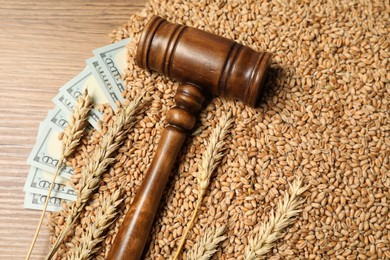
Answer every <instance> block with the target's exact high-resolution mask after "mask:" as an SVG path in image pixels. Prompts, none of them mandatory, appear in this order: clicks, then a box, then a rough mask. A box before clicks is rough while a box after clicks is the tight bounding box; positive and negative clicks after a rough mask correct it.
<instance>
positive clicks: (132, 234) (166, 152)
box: [107, 85, 204, 260]
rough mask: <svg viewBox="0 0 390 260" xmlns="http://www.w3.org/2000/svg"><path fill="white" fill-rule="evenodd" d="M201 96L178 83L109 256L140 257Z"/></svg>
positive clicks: (110, 258) (122, 259)
mask: <svg viewBox="0 0 390 260" xmlns="http://www.w3.org/2000/svg"><path fill="white" fill-rule="evenodd" d="M203 100H204V96H203V93H202V91H201V89H200V88H198V87H196V86H194V85H182V86H179V88H178V90H177V93H176V96H175V101H176V107H174V108H172V109H171V110H170V111H169V112H168V114H167V121H168V126H167V127H166V128H165V129H164V131H163V133H162V136H161V138H160V141H159V144H158V147H157V150H156V153H155V155H154V158H153V160H152V162H151V164H150V166H149V169H148V171H147V173H146V175H145V178H144V180H143V181H142V184H141V186H140V188H139V189H138V191H137V194H136V196H135V198H134V201H133V203H132V204H131V207H130V209H129V211H128V212H127V214H126V216H125V218H124V221H123V223H122V226H121V228H120V230H119V232H118V234H117V235H116V238H115V240H114V244H113V245H112V248H111V249H110V251H109V253H108V257H107V259H108V260H125V259H126V260H130V259H134V260H138V259H140V258H141V256H142V253H143V250H144V247H145V244H146V242H147V240H148V237H149V233H150V229H151V227H152V225H153V221H154V217H155V215H156V212H157V209H158V206H159V204H160V199H161V196H162V193H163V192H164V188H165V185H166V183H167V181H168V178H169V175H170V173H171V170H172V166H173V164H174V163H175V161H176V157H177V155H178V153H179V151H180V149H181V147H182V145H183V143H184V140H185V138H186V133H187V131H189V130H191V129H192V128H193V126H194V124H195V112H197V110H199V109H200V108H201V105H202V103H203Z"/></svg>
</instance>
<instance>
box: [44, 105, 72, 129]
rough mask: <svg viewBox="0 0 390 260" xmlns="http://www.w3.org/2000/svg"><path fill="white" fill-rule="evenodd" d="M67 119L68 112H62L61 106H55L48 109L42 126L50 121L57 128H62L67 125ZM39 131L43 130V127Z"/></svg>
mask: <svg viewBox="0 0 390 260" xmlns="http://www.w3.org/2000/svg"><path fill="white" fill-rule="evenodd" d="M68 120H69V114H67V113H66V112H64V111H63V110H62V109H61V108H59V107H56V108H55V109H53V110H50V111H49V113H48V114H47V117H46V119H45V120H44V122H43V126H42V127H44V126H45V125H47V124H49V122H51V123H52V125H53V126H55V127H56V128H57V129H58V130H64V129H65V127H66V126H67V125H68ZM41 131H43V129H41Z"/></svg>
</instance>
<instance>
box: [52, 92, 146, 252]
mask: <svg viewBox="0 0 390 260" xmlns="http://www.w3.org/2000/svg"><path fill="white" fill-rule="evenodd" d="M144 95H145V92H142V93H141V94H138V96H137V97H136V98H135V99H134V100H133V101H131V102H130V103H128V104H126V105H125V106H124V107H123V108H122V109H121V110H120V111H119V112H118V113H117V115H116V119H115V121H114V122H113V124H112V125H111V126H110V127H109V129H108V131H107V133H106V134H105V135H104V136H103V138H102V139H101V141H100V143H99V145H97V146H96V148H95V150H94V152H93V154H92V156H91V158H90V160H89V162H88V163H87V165H86V166H85V167H84V168H83V169H82V171H81V179H80V183H79V185H80V188H79V190H76V193H77V200H76V201H75V202H73V203H72V204H71V206H70V209H69V213H68V217H67V218H66V221H65V229H64V230H63V232H62V234H61V235H60V236H59V238H58V239H57V241H56V243H55V244H54V245H53V247H52V249H51V251H50V252H49V254H48V256H47V259H51V258H52V257H53V255H54V254H55V252H56V250H57V249H58V247H59V246H60V244H61V243H62V241H63V240H64V238H65V236H66V234H67V233H68V232H69V230H70V229H71V228H72V226H73V224H74V222H75V221H76V220H77V218H78V216H79V215H80V213H81V212H82V210H83V209H84V207H85V205H86V203H87V202H88V200H89V199H90V198H91V196H92V194H93V192H94V191H95V190H96V189H97V188H98V187H99V183H100V181H101V176H102V174H103V173H104V172H105V171H106V169H107V167H108V166H109V165H110V164H112V163H113V162H114V161H115V157H114V155H115V153H116V151H117V150H118V148H119V147H120V146H121V145H122V144H123V142H124V141H125V139H126V137H127V134H128V133H129V131H130V129H131V128H132V127H133V126H134V124H135V123H136V114H137V113H138V112H139V109H140V105H141V103H142V102H141V101H142V98H143V97H144Z"/></svg>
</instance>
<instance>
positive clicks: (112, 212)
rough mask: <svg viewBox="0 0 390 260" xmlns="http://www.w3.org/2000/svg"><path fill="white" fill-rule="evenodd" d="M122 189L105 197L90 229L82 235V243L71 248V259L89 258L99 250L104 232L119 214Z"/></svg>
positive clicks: (85, 259) (81, 259) (82, 259)
mask: <svg viewBox="0 0 390 260" xmlns="http://www.w3.org/2000/svg"><path fill="white" fill-rule="evenodd" d="M120 194H121V192H120V190H117V191H115V192H114V193H113V194H110V195H108V196H106V197H105V198H103V202H102V205H101V206H100V207H99V209H98V210H97V211H96V215H95V218H94V220H93V222H92V224H91V225H90V226H89V227H88V230H87V231H86V232H85V233H83V234H82V235H81V238H80V244H79V245H77V246H74V245H73V247H72V248H71V249H70V253H69V254H70V255H69V257H68V259H69V260H87V259H91V258H92V256H93V255H94V254H95V253H96V252H97V251H98V250H99V248H98V247H97V246H98V245H99V243H100V242H102V241H103V239H104V236H102V234H103V233H104V232H105V231H106V230H107V228H108V227H109V226H110V225H111V224H112V223H113V221H114V220H115V218H116V217H117V215H118V206H119V204H120V203H121V202H122V199H120V198H119V197H120Z"/></svg>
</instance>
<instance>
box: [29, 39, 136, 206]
mask: <svg viewBox="0 0 390 260" xmlns="http://www.w3.org/2000/svg"><path fill="white" fill-rule="evenodd" d="M129 41H130V39H125V40H123V41H120V42H117V43H114V44H110V45H107V46H104V47H102V48H99V49H96V50H94V51H93V54H94V57H93V58H90V59H88V60H86V68H85V69H84V70H83V71H81V72H80V73H79V74H78V75H77V76H76V77H74V78H73V79H71V80H70V81H69V82H68V83H66V84H65V85H64V86H62V87H61V88H60V90H59V93H58V94H57V95H56V96H55V97H54V99H53V103H54V104H55V108H54V109H53V110H50V111H49V112H48V114H47V117H46V119H45V120H44V121H43V122H42V123H41V124H40V126H39V131H38V136H37V141H36V144H35V146H34V148H33V149H32V152H31V154H30V155H29V157H28V159H27V162H28V164H30V165H31V168H30V171H29V173H28V177H27V180H26V183H25V186H24V191H25V193H26V194H25V199H24V207H25V208H29V209H36V210H42V209H43V206H44V204H45V201H46V197H47V195H48V191H49V186H50V183H51V181H52V179H53V176H54V173H55V171H56V168H57V164H58V162H59V159H60V156H61V152H60V151H61V145H62V144H61V141H60V140H59V139H58V136H59V134H60V133H61V132H62V131H63V130H64V128H65V127H66V126H67V124H68V120H69V119H70V117H71V115H72V113H73V107H74V105H75V104H76V101H77V97H78V96H79V95H81V94H82V93H83V90H84V89H86V88H87V89H88V93H89V94H90V95H91V97H92V99H93V103H94V107H93V109H92V110H91V112H90V116H89V119H88V121H89V124H90V127H91V128H95V129H97V130H99V121H100V120H101V119H102V117H103V114H102V112H100V111H99V109H98V108H99V107H100V106H101V105H102V104H107V103H108V104H110V105H111V107H112V108H113V109H114V110H116V109H117V106H116V101H118V100H119V101H120V102H122V101H123V97H122V91H123V90H125V85H124V83H123V81H122V76H123V74H124V71H125V69H126V66H127V65H126V60H127V59H126V53H127V51H126V45H127V44H128V43H129ZM72 174H73V169H72V167H69V166H66V167H63V168H62V169H61V171H60V172H59V176H58V177H57V178H56V180H55V185H54V188H53V191H52V192H51V196H50V200H49V204H48V208H47V210H49V211H58V210H60V209H61V203H62V201H67V202H69V201H74V200H76V194H75V192H74V190H73V188H72V187H71V186H70V185H69V179H70V177H71V176H72Z"/></svg>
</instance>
